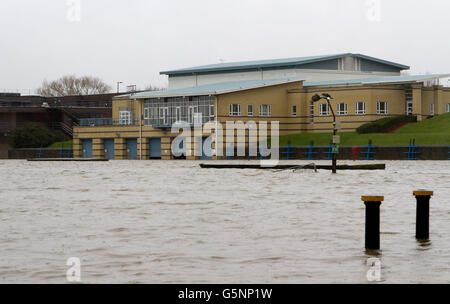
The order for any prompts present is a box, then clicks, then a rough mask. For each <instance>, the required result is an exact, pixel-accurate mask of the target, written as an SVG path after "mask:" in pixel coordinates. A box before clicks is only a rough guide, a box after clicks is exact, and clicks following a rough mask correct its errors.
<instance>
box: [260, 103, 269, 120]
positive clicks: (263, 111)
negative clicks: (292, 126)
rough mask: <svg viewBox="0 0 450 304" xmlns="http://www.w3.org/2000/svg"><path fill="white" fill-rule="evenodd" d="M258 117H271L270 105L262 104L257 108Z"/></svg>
mask: <svg viewBox="0 0 450 304" xmlns="http://www.w3.org/2000/svg"><path fill="white" fill-rule="evenodd" d="M259 116H260V117H271V116H272V105H270V104H262V105H260V106H259Z"/></svg>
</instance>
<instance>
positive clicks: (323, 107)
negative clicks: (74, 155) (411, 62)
mask: <svg viewBox="0 0 450 304" xmlns="http://www.w3.org/2000/svg"><path fill="white" fill-rule="evenodd" d="M310 108H311V110H310V116H311V117H314V104H313V103H311V107H310ZM206 109H207V110H206ZM206 109H205V110H203V109H202V110H203V111H201V112H200V111H199V107H198V106H188V107H186V108H185V107H181V106H177V107H174V108H171V107H154V108H150V107H146V108H144V119H146V120H150V119H154V120H159V123H160V124H167V123H168V120H169V119H170V120H173V121H181V120H183V118H187V121H188V122H189V123H199V121H198V120H199V115H198V114H199V113H202V116H203V117H202V120H207V121H212V120H214V105H213V104H210V105H207V106H206ZM186 110H187V113H184V112H185V111H186ZM445 110H446V112H447V113H450V103H448V104H446V109H445ZM205 114H206V115H205ZM355 114H356V115H365V114H366V103H365V102H363V101H360V102H356V103H355ZM377 114H378V115H384V114H388V103H387V102H385V101H380V102H377ZM430 114H431V115H434V114H435V113H434V104H431V106H430ZM247 115H248V116H254V108H253V105H252V104H250V105H247ZM319 115H320V116H329V115H330V111H329V107H328V104H327V103H321V104H319ZM336 115H341V116H342V115H348V106H347V103H337V104H336ZM230 116H242V110H241V105H240V104H230ZM259 116H260V117H271V116H272V106H271V105H260V108H259ZM292 116H293V117H296V116H297V106H296V105H293V106H292ZM132 121H133V115H132V112H131V111H129V110H121V111H119V124H120V125H131V124H132Z"/></svg>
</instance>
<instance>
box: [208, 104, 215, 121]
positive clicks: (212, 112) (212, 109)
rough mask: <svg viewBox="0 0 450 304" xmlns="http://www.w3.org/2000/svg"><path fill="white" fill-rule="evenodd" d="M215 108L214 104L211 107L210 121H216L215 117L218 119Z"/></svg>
mask: <svg viewBox="0 0 450 304" xmlns="http://www.w3.org/2000/svg"><path fill="white" fill-rule="evenodd" d="M214 110H215V107H214V105H213V104H210V105H209V120H210V121H212V120H214V117H216V114H215V113H214Z"/></svg>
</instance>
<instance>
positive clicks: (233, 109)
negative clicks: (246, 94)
mask: <svg viewBox="0 0 450 304" xmlns="http://www.w3.org/2000/svg"><path fill="white" fill-rule="evenodd" d="M241 115H242V112H241V105H240V104H230V116H241Z"/></svg>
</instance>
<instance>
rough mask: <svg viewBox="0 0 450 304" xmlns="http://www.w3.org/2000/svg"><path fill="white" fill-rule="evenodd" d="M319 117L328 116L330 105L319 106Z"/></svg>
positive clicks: (322, 104)
mask: <svg viewBox="0 0 450 304" xmlns="http://www.w3.org/2000/svg"><path fill="white" fill-rule="evenodd" d="M319 115H320V116H328V104H327V103H321V104H319Z"/></svg>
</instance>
